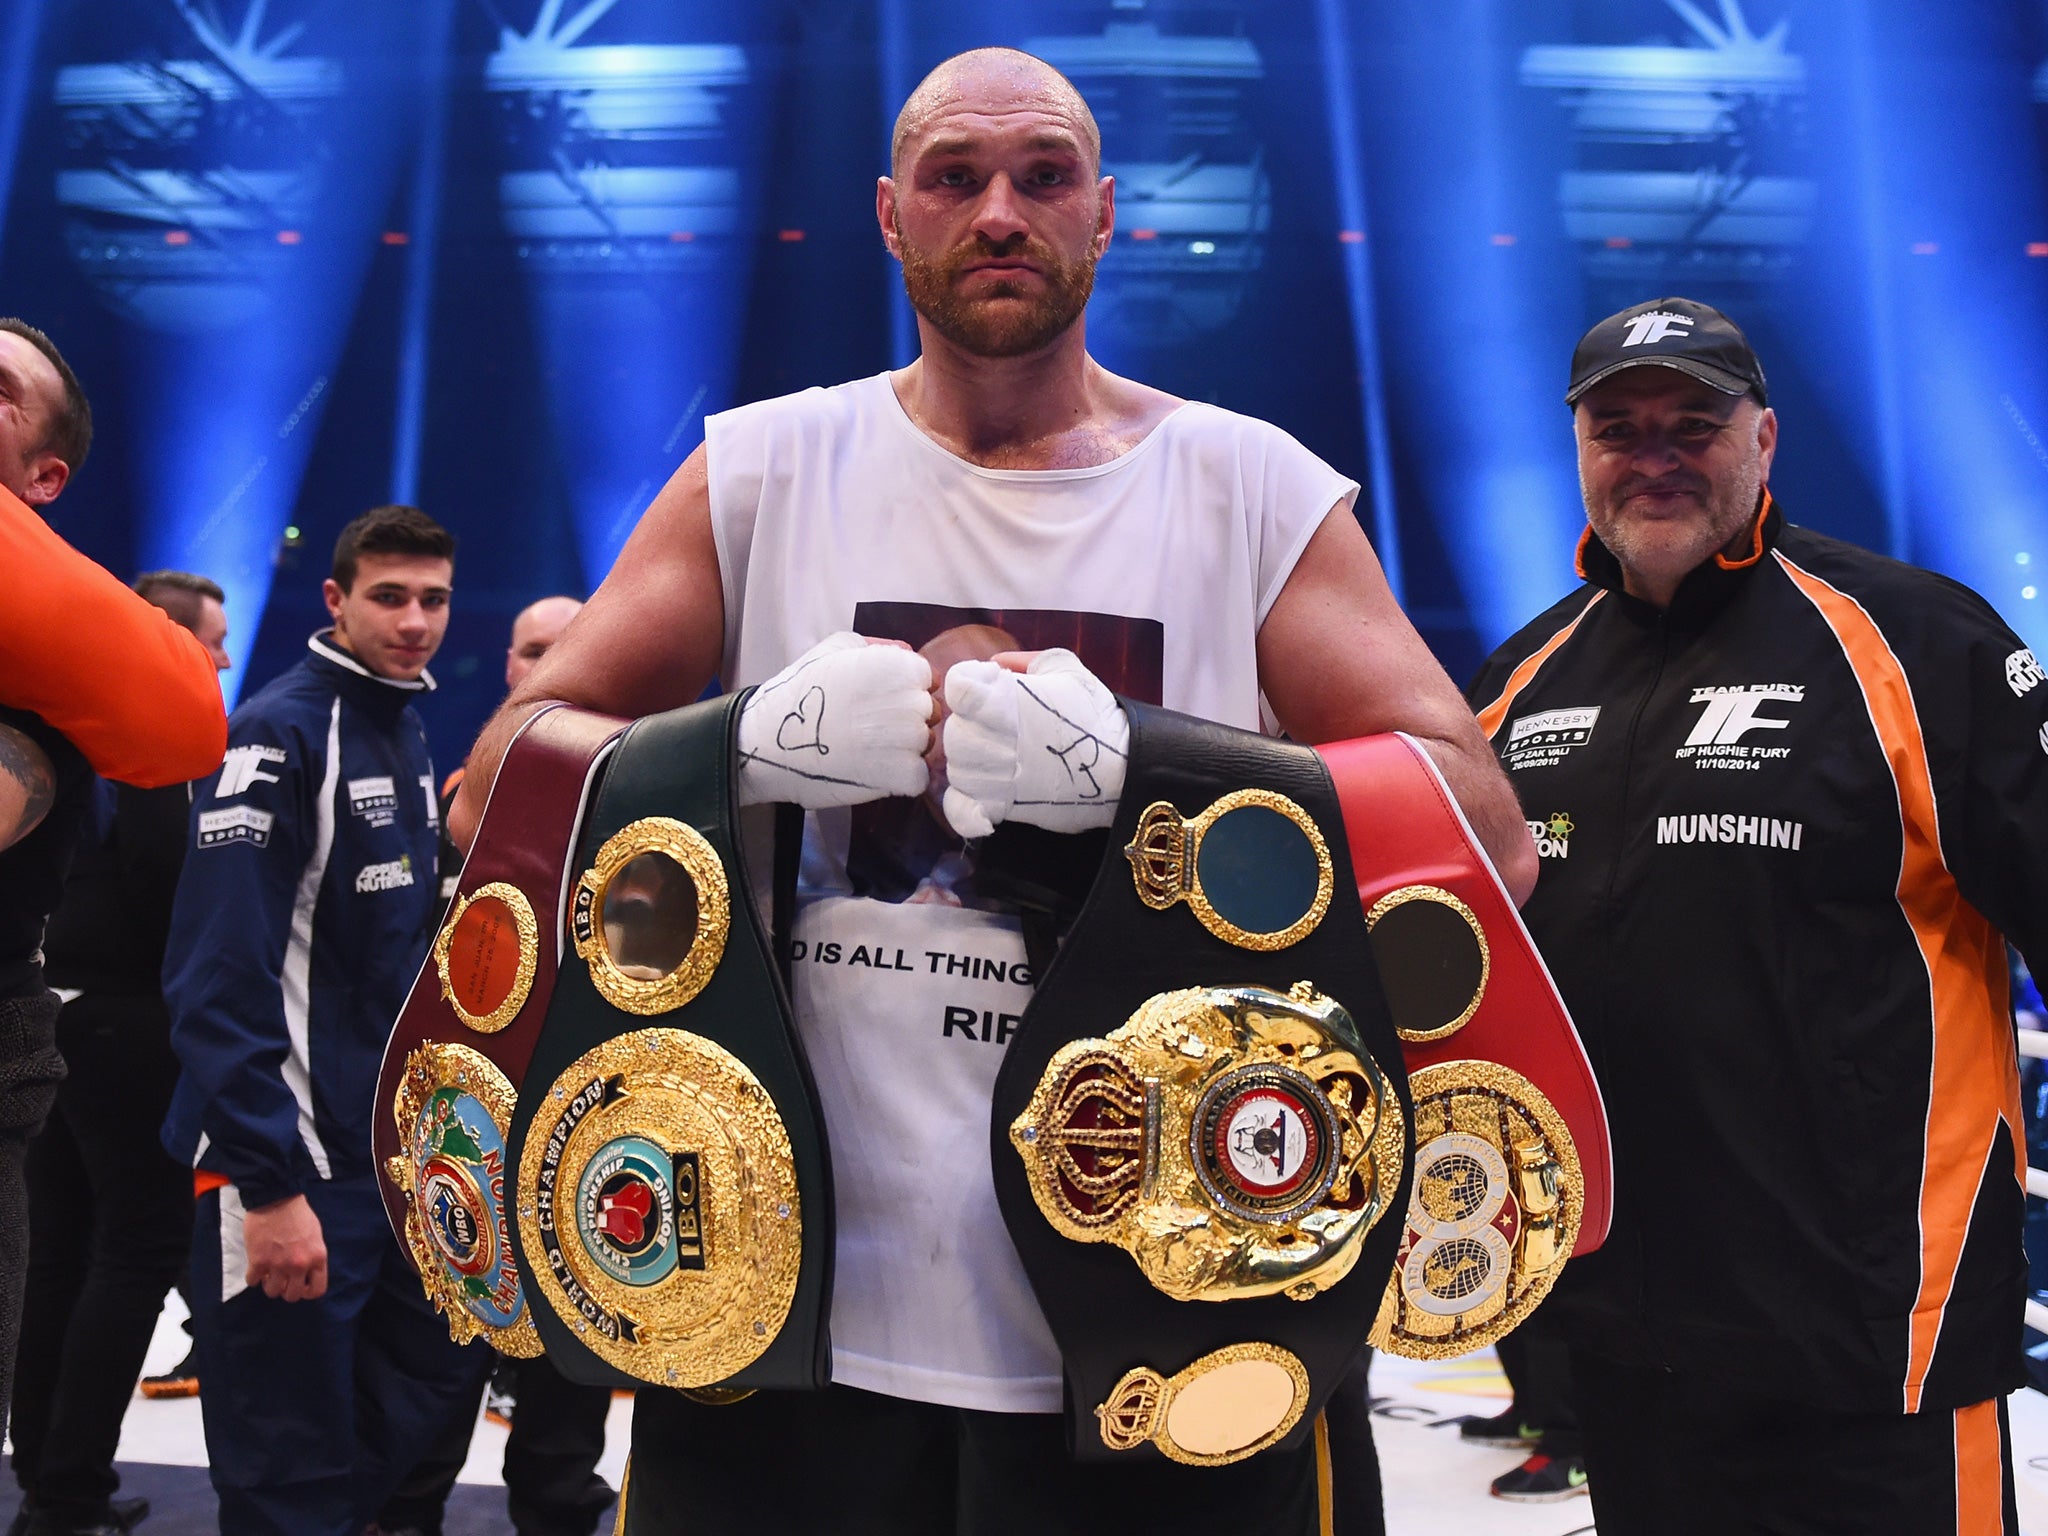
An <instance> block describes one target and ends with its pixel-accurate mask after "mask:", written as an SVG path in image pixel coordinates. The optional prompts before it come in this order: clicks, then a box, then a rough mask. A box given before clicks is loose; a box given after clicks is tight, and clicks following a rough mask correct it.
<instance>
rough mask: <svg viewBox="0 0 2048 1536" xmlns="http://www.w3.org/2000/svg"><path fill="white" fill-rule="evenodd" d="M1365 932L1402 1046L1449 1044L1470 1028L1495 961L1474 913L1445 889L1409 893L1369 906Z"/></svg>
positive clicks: (1409, 888) (1408, 889) (1412, 888)
mask: <svg viewBox="0 0 2048 1536" xmlns="http://www.w3.org/2000/svg"><path fill="white" fill-rule="evenodd" d="M1365 926H1366V931H1367V932H1368V933H1370V934H1371V935H1372V957H1373V964H1374V965H1375V967H1376V968H1377V969H1378V970H1379V973H1380V988H1381V990H1382V991H1383V992H1384V993H1385V994H1386V998H1387V1012H1388V1013H1389V1014H1391V1015H1392V1016H1393V1020H1394V1029H1395V1032H1396V1033H1398V1034H1399V1035H1400V1037H1401V1038H1402V1039H1403V1040H1410V1041H1414V1042H1416V1043H1417V1044H1421V1043H1424V1042H1427V1041H1431V1040H1443V1039H1447V1038H1449V1037H1450V1036H1452V1035H1455V1034H1456V1033H1457V1032H1458V1031H1459V1030H1461V1029H1463V1028H1464V1027H1465V1026H1466V1025H1467V1024H1469V1023H1470V1022H1471V1021H1472V1016H1473V1015H1474V1014H1475V1013H1477V1012H1478V1011H1479V1004H1480V1002H1481V1000H1482V999H1484V998H1485V996H1486V982H1487V978H1488V977H1489V976H1490V975H1491V974H1492V972H1493V955H1492V951H1491V950H1490V949H1489V948H1488V947H1487V943H1486V931H1485V930H1484V929H1483V928H1481V927H1480V925H1479V918H1478V916H1477V915H1476V914H1475V913H1474V912H1473V910H1472V909H1471V908H1470V907H1468V906H1466V905H1465V903H1464V902H1462V901H1460V900H1459V899H1458V898H1457V897H1456V896H1453V895H1452V894H1451V893H1450V892H1449V891H1447V890H1445V889H1444V888H1443V887H1442V886H1437V885H1404V886H1402V887H1401V888H1400V889H1399V890H1397V891H1389V892H1387V894H1386V895H1384V896H1382V897H1381V898H1380V899H1379V900H1378V901H1376V902H1374V903H1373V904H1372V909H1371V910H1370V911H1368V912H1367V913H1366V914H1365Z"/></svg>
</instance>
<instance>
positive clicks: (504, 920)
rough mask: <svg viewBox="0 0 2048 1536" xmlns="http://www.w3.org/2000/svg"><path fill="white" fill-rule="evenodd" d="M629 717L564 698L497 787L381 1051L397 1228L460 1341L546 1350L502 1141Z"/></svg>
mask: <svg viewBox="0 0 2048 1536" xmlns="http://www.w3.org/2000/svg"><path fill="white" fill-rule="evenodd" d="M625 726H626V722H625V721H623V720H617V719H614V718H612V717H611V716H608V715H599V714H592V713H590V712H588V711H585V710H579V709H571V708H568V707H567V706H562V705H557V706H552V707H550V708H547V709H544V710H542V711H541V712H540V713H538V714H536V715H534V716H533V717H532V718H531V719H529V720H528V721H527V722H526V724H525V726H524V727H522V728H521V730H520V733H519V735H518V736H517V737H515V738H514V740H513V742H512V745H511V747H510V748H509V749H508V750H507V752H506V754H505V759H504V762H503V764H502V765H501V766H500V767H499V769H498V777H497V779H496V780H495V781H494V782H493V784H492V785H491V793H490V799H489V802H488V804H487V805H486V806H485V808H484V814H483V820H482V823H481V824H480V826H479V827H478V829H477V836H476V843H475V846H474V847H473V848H472V849H471V851H470V855H469V859H468V862H467V863H466V864H464V866H463V869H462V876H461V879H460V880H459V881H457V883H456V889H455V898H454V901H453V902H452V903H451V904H450V906H449V908H448V911H447V912H446V914H445V915H444V916H443V919H442V923H441V930H440V933H439V934H438V935H437V936H436V937H435V940H434V947H433V950H432V952H431V953H430V954H429V956H428V958H427V963H426V965H425V966H423V967H422V968H421V971H420V975H419V979H418V980H416V981H415V982H414V983H413V988H412V992H411V995H410V996H408V997H407V998H406V1001H405V1008H404V1009H403V1011H402V1012H401V1013H400V1014H399V1016H398V1023H397V1025H396V1026H395V1027H394V1028H393V1029H392V1032H391V1040H390V1043H389V1044H388V1045H387V1046H386V1047H385V1051H384V1065H383V1069H382V1071H381V1072H380V1073H379V1074H378V1078H377V1097H376V1113H375V1115H374V1116H373V1118H372V1126H373V1132H372V1135H373V1142H372V1145H373V1148H374V1151H375V1159H376V1164H377V1169H378V1174H379V1178H378V1186H379V1188H380V1190H381V1191H382V1193H383V1196H384V1207H385V1210H386V1211H387V1213H388V1214H389V1215H390V1218H391V1225H392V1229H393V1230H394V1231H395V1232H396V1233H397V1234H398V1237H399V1241H400V1243H401V1244H402V1246H404V1248H405V1249H406V1251H407V1252H408V1253H410V1254H411V1255H412V1259H413V1262H414V1264H415V1265H416V1266H417V1267H418V1269H419V1272H420V1279H421V1281H422V1283H423V1284H424V1285H425V1287H426V1291H427V1295H428V1297H429V1298H430V1299H431V1300H432V1301H433V1302H434V1304H435V1305H436V1307H438V1308H439V1309H440V1310H441V1311H442V1312H443V1313H444V1314H446V1316H447V1318H448V1330H449V1332H450V1334H452V1335H453V1336H454V1338H455V1340H456V1341H457V1342H458V1343H467V1342H468V1341H469V1340H471V1339H475V1338H488V1339H489V1340H490V1341H491V1343H492V1344H493V1345H495V1346H496V1347H497V1348H498V1349H500V1350H502V1351H503V1352H504V1353H506V1354H509V1355H520V1356H533V1355H538V1354H540V1353H541V1342H540V1337H539V1335H538V1333H537V1332H536V1331H535V1329H534V1326H533V1320H532V1317H531V1315H530V1313H529V1311H528V1308H527V1302H526V1297H525V1293H524V1289H523V1286H522V1283H521V1280H520V1275H519V1266H518V1262H517V1259H516V1257H515V1254H514V1250H513V1245H512V1241H511V1234H510V1230H509V1227H508V1212H507V1209H506V1184H507V1180H508V1179H509V1178H510V1177H511V1172H510V1169H509V1168H508V1165H507V1155H506V1140H507V1137H508V1136H509V1134H510V1131H511V1125H512V1110H513V1106H514V1103H515V1102H516V1097H517V1095H518V1092H519V1086H520V1082H521V1080H522V1079H523V1078H524V1077H525V1075H526V1067H527V1063H528V1061H529V1060H530V1059H531V1058H532V1056H533V1049H534V1044H535V1042H536V1041H537V1040H538V1039H539V1037H540V1032H541V1024H542V1022H543V1020H544V1019H545V1018H546V1016H547V1011H548V1001H549V999H550V998H551V997H552V995H553V993H554V987H555V973H556V968H557V965H558V963H559V961H560V956H561V946H562V943H563V934H564V932H565V929H564V924H563V914H562V910H561V905H562V900H563V896H562V891H563V885H564V871H565V869H566V868H567V866H568V863H569V856H570V852H571V850H572V849H573V847H574V845H575V839H576V832H577V828H578V826H579V824H580V823H581V821H582V818H583V808H584V805H585V804H586V802H587V800H588V798H589V796H590V793H591V788H592V786H593V784H594V782H595V780H596V777H597V774H598V772H599V769H600V768H601V766H602V764H603V761H604V758H605V756H606V754H607V753H608V751H609V750H610V748H611V746H612V744H613V743H614V742H615V741H616V740H617V739H618V736H619V733H620V732H621V731H623V730H624V729H625Z"/></svg>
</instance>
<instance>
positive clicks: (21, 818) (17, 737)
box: [0, 725, 57, 848]
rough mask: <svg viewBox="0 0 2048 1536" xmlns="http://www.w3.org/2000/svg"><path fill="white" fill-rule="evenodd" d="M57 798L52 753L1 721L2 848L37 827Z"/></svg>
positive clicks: (0, 788)
mask: <svg viewBox="0 0 2048 1536" xmlns="http://www.w3.org/2000/svg"><path fill="white" fill-rule="evenodd" d="M56 798H57V770H56V769H55V768H54V767H52V766H51V764H50V756H49V754H48V753H47V752H45V751H44V750H43V749H42V748H41V747H39V746H37V745H36V744H35V742H34V741H33V740H32V739H30V738H29V737H28V736H26V735H24V734H23V733H22V732H20V731H18V730H16V729H15V728H14V727H13V726H11V725H0V848H11V847H12V846H13V845H14V844H16V843H18V842H20V841H21V840H22V839H23V838H24V837H27V836H28V835H29V833H31V832H33V831H35V829H36V828H37V827H38V826H40V825H41V824H42V820H43V818H44V817H45V816H47V815H49V814H50V804H51V802H52V801H54V800H55V799H56Z"/></svg>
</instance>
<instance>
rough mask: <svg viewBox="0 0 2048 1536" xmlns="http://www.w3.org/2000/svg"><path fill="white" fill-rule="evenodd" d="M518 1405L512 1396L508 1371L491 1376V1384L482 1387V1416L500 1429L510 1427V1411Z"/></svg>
mask: <svg viewBox="0 0 2048 1536" xmlns="http://www.w3.org/2000/svg"><path fill="white" fill-rule="evenodd" d="M517 1406H518V1405H517V1403H516V1402H515V1401H514V1399H513V1396H512V1380H511V1377H510V1374H509V1373H501V1374H500V1375H497V1376H493V1377H492V1378H491V1384H490V1385H489V1386H488V1387H486V1388H484V1417H485V1418H487V1419H489V1420H490V1421H491V1422H492V1423H493V1424H495V1425H497V1426H498V1427H499V1428H500V1429H510V1428H511V1427H512V1412H513V1409H514V1408H516V1407H517Z"/></svg>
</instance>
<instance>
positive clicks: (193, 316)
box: [55, 0, 404, 689]
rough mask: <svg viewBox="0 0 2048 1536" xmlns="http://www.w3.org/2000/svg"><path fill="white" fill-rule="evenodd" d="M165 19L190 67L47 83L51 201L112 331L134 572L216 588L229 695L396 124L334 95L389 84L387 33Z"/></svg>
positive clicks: (319, 403)
mask: <svg viewBox="0 0 2048 1536" xmlns="http://www.w3.org/2000/svg"><path fill="white" fill-rule="evenodd" d="M172 3H173V6H174V8H175V13H176V16H177V18H178V22H179V28H178V31H179V33H180V35H181V39H182V46H183V47H184V48H185V49H188V50H189V51H186V52H180V53H179V54H177V55H176V56H170V57H167V56H164V55H163V54H162V53H161V52H157V51H153V50H151V49H150V48H148V47H147V46H143V47H137V48H135V49H133V50H132V51H131V52H130V53H129V55H128V56H126V57H122V58H117V59H112V60H106V61H103V62H88V63H82V64H74V65H71V66H69V67H66V68H64V69H63V70H61V71H60V72H59V74H58V77H57V84H56V93H55V94H56V107H57V110H58V113H59V115H60V117H61V119H62V122H63V125H64V130H65V134H64V137H65V145H66V150H65V159H64V161H63V162H62V163H61V164H60V165H59V167H58V169H57V172H56V191H57V200H58V203H59V205H60V207H61V208H62V211H63V226H64V238H65V241H66V244H67V246H68V248H69V250H70V253H71V255H72V258H73V260H74V261H75V262H76V263H77V265H78V267H79V269H80V270H81V271H82V272H83V273H84V274H85V276H86V278H87V279H88V281H90V282H91V284H92V285H93V287H94V288H95V289H96V290H97V291H98V293H99V294H100V296H101V297H102V299H103V300H104V301H105V302H106V303H107V304H108V305H109V307H111V308H112V309H113V310H114V311H115V312H116V313H117V314H118V315H120V316H122V317H123V318H124V319H125V320H126V321H128V322H129V324H128V326H127V328H126V329H127V331H128V347H127V351H128V353H129V357H130V370H131V382H130V385H129V389H128V397H129V399H130V401H131V415H132V418H133V429H134V433H135V445H134V447H135V451H134V453H133V455H132V462H133V463H134V465H135V475H136V481H137V489H138V491H139V492H140V495H141V503H142V507H143V511H142V512H141V514H140V526H139V528H138V530H137V538H136V549H137V554H138V557H139V559H140V562H141V564H142V565H144V566H146V567H148V566H177V567H182V568H184V569H188V570H195V571H200V572H203V573H205V574H207V575H209V576H212V577H213V578H214V579H215V580H217V581H218V582H220V584H221V585H222V587H223V588H225V589H226V591H227V592H228V594H229V598H230V609H229V611H230V613H231V614H233V615H234V620H235V622H234V629H233V638H232V645H233V649H234V653H235V654H234V659H235V661H236V663H237V668H236V670H235V671H234V672H233V673H231V674H229V676H228V678H227V682H228V685H229V687H230V689H233V688H234V687H235V686H236V685H237V684H238V682H239V680H240V678H241V677H242V675H243V671H242V667H241V663H243V662H244V661H246V659H247V657H248V654H249V650H250V647H251V646H252V645H253V644H254V642H255V638H256V634H257V631H258V628H259V625H260V621H261V618H262V613H263V608H264V604H265V601H266V599H267V597H268V594H269V588H270V578H271V573H272V568H273V567H272V560H271V555H272V551H273V547H274V545H275V543H276V540H277V537H278V531H279V530H280V529H282V528H283V527H284V526H285V524H286V523H287V522H288V521H289V515H290V512H291V509H292V507H293V504H294V502H295V500H296V498H297V495H298V491H299V479H300V475H301V473H302V471H303V469H304V466H305V462H306V456H307V454H308V452H309V451H310V449H311V445H312V439H313V436H314V431H313V429H314V427H315V426H316V425H317V423H318V421H319V418H320V413H321V410H322V408H323V405H324V402H325V397H326V395H327V393H328V386H329V381H330V379H331V377H332V374H333V370H334V367H335V364H336V360H337V358H338V356H339V353H340V347H341V342H342V338H343V335H344V333H345V329H346V326H347V324H348V321H349V319H350V317H351V314H352V311H353V308H354V301H355V295H356V292H357V290H358V288H359V285H360V280H361V275H362V270H363V266H364V262H365V261H366V259H367V256H368V253H369V251H370V249H371V239H372V238H373V237H372V234H371V231H372V230H373V229H374V228H375V224H376V221H377V220H378V218H379V217H380V215H381V211H382V209H383V207H384V206H385V203H386V201H387V199H388V196H389V188H390V179H389V177H390V171H391V168H392V153H391V150H392V146H393V144H394V143H395V141H396V138H397V135H398V132H399V129H398V127H397V126H396V124H395V123H394V118H395V117H396V115H397V114H394V113H393V112H392V111H391V110H390V107H389V103H388V102H387V101H384V100H382V99H380V98H378V97H376V96H375V95H374V94H373V93H370V92H367V91H361V90H358V91H351V90H350V89H349V82H350V80H351V77H352V74H359V75H361V76H362V77H364V78H369V77H371V76H373V75H383V74H385V73H387V72H388V70H389V69H390V68H391V67H392V61H393V59H394V57H403V56H404V50H403V48H402V39H403V29H402V28H399V29H397V30H395V31H394V29H393V28H392V26H391V17H390V15H389V14H387V13H386V12H384V11H379V10H374V9H372V10H364V9H360V8H359V9H358V10H355V11H352V12H349V13H348V14H347V15H346V16H343V17H339V18H326V19H324V20H323V22H322V28H321V31H320V33H319V37H320V40H321V41H320V42H319V44H318V45H317V46H318V47H320V48H321V49H322V50H323V51H319V52H312V51H303V50H302V45H306V44H308V42H309V38H310V36H311V34H310V33H309V26H310V24H311V21H312V19H313V16H312V13H313V11H314V10H315V9H317V7H314V6H312V5H304V6H301V7H298V8H297V9H298V10H299V11H301V12H303V14H298V15H296V16H293V15H286V16H283V17H279V16H276V15H274V14H273V10H272V7H271V5H270V3H269V0H246V3H245V4H244V5H243V6H242V8H241V10H240V12H239V14H238V15H230V14H229V13H226V12H224V11H223V10H222V9H221V8H220V7H218V6H217V5H215V4H214V3H212V0H172ZM279 9H280V10H282V9H285V8H284V7H280V8H279ZM128 19H130V20H133V21H136V22H142V21H146V20H150V19H151V18H147V17H143V16H140V15H133V14H131V16H130V17H129V18H128ZM329 21H331V22H332V23H333V24H332V25H331V26H330V25H328V24H327V23H328V22H329ZM141 35H142V36H148V35H150V34H149V33H148V32H147V31H146V30H145V31H143V32H142V33H141ZM102 36H103V37H104V34H102ZM373 65H374V66H375V68H374V69H373V67H372V66H373Z"/></svg>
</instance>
